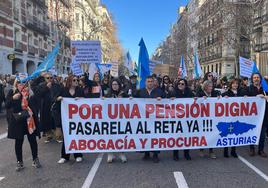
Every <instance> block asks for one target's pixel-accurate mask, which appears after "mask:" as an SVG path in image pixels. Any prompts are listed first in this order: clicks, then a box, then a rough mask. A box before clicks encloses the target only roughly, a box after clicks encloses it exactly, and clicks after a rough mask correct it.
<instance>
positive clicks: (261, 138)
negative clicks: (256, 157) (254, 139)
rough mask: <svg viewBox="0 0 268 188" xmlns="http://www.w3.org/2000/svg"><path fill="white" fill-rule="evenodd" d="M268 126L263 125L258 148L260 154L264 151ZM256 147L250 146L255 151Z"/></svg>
mask: <svg viewBox="0 0 268 188" xmlns="http://www.w3.org/2000/svg"><path fill="white" fill-rule="evenodd" d="M266 129H267V125H266V124H263V125H262V128H261V135H260V141H259V146H258V152H260V151H263V149H264V142H265V133H266ZM254 148H255V147H254V145H250V149H254Z"/></svg>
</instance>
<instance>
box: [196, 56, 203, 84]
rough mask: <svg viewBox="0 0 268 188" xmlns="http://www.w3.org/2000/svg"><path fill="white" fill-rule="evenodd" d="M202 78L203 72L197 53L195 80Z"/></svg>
mask: <svg viewBox="0 0 268 188" xmlns="http://www.w3.org/2000/svg"><path fill="white" fill-rule="evenodd" d="M202 76H203V71H202V69H201V66H200V63H199V59H198V54H197V52H195V54H194V78H195V79H198V78H200V77H202Z"/></svg>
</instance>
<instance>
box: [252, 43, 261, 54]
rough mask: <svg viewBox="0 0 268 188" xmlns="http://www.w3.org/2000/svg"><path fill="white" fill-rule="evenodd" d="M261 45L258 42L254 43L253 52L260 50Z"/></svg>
mask: <svg viewBox="0 0 268 188" xmlns="http://www.w3.org/2000/svg"><path fill="white" fill-rule="evenodd" d="M261 48H262V46H261V45H260V44H256V45H255V47H254V51H255V52H260V51H261Z"/></svg>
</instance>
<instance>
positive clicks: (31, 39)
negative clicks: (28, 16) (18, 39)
mask: <svg viewBox="0 0 268 188" xmlns="http://www.w3.org/2000/svg"><path fill="white" fill-rule="evenodd" d="M32 45H33V35H32V34H28V46H32Z"/></svg>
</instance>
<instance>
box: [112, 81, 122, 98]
mask: <svg viewBox="0 0 268 188" xmlns="http://www.w3.org/2000/svg"><path fill="white" fill-rule="evenodd" d="M113 82H117V84H118V87H119V88H118V91H115V90H113ZM121 90H122V84H121V82H120V80H119V79H118V78H114V79H112V81H111V82H110V95H113V94H115V95H118V94H119V93H120V92H121Z"/></svg>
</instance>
